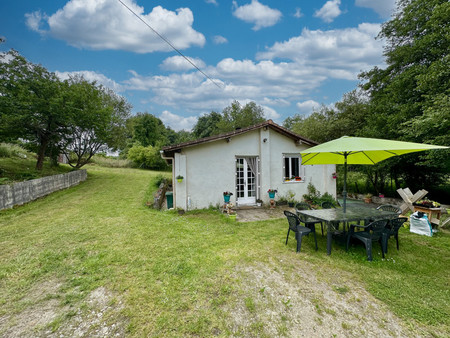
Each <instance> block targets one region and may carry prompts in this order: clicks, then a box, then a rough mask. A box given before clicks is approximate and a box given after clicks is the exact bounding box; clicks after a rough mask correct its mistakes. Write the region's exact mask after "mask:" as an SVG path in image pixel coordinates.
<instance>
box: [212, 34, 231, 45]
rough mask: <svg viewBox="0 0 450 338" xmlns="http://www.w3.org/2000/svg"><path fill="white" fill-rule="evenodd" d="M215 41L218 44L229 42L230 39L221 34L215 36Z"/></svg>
mask: <svg viewBox="0 0 450 338" xmlns="http://www.w3.org/2000/svg"><path fill="white" fill-rule="evenodd" d="M213 41H214V43H215V44H216V45H222V44H224V43H228V40H227V39H226V38H224V37H223V36H221V35H216V36H214V38H213Z"/></svg>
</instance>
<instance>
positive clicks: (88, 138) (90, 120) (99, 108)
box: [59, 77, 131, 168]
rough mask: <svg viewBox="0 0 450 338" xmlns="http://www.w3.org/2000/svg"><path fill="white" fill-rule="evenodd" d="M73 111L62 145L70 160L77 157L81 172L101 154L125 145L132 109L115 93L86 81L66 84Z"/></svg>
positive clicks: (74, 165) (77, 78)
mask: <svg viewBox="0 0 450 338" xmlns="http://www.w3.org/2000/svg"><path fill="white" fill-rule="evenodd" d="M66 83H67V85H68V92H69V95H70V105H71V109H72V115H71V118H72V120H71V123H70V126H69V127H68V132H67V133H65V134H64V135H63V136H62V141H61V142H60V143H59V146H60V148H61V151H62V152H63V153H65V154H66V155H67V156H68V157H69V155H70V154H72V155H75V158H76V161H75V163H74V164H72V162H70V163H69V164H70V165H71V166H73V167H75V168H81V167H82V166H83V165H85V164H86V163H88V162H89V160H90V159H91V158H92V156H94V155H95V154H96V153H98V152H99V151H106V150H107V149H108V148H110V149H112V150H117V149H118V148H119V147H121V146H123V145H124V143H125V131H126V129H125V123H126V119H127V118H128V116H129V114H130V109H131V106H130V105H129V104H128V103H127V102H126V100H125V99H124V98H122V97H120V96H118V95H116V94H115V93H114V92H113V91H112V90H110V89H107V88H105V87H103V86H98V85H97V84H96V83H95V82H88V81H86V80H84V79H83V78H82V77H73V78H71V79H69V80H67V81H66Z"/></svg>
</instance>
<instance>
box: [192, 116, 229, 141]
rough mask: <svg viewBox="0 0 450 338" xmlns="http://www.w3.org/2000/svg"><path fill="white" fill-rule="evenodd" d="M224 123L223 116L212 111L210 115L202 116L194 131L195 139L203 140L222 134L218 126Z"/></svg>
mask: <svg viewBox="0 0 450 338" xmlns="http://www.w3.org/2000/svg"><path fill="white" fill-rule="evenodd" d="M221 121H222V115H220V114H219V113H216V112H215V111H212V112H211V113H210V114H205V115H203V116H200V117H199V118H198V120H197V123H196V124H195V126H194V128H193V129H192V134H193V135H194V136H195V138H203V137H208V136H212V135H217V134H219V133H220V131H219V129H218V127H217V125H218V124H219V122H221Z"/></svg>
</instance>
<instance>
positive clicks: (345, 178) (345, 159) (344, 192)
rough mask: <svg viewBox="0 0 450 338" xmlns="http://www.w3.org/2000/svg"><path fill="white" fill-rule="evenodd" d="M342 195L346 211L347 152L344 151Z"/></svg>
mask: <svg viewBox="0 0 450 338" xmlns="http://www.w3.org/2000/svg"><path fill="white" fill-rule="evenodd" d="M342 196H343V197H344V213H345V212H346V211H347V153H344V190H343V191H342Z"/></svg>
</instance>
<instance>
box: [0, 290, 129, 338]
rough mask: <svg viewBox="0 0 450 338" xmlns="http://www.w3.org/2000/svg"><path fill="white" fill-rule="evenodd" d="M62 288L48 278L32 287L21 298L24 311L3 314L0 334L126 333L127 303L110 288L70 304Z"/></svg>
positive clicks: (27, 335)
mask: <svg viewBox="0 0 450 338" xmlns="http://www.w3.org/2000/svg"><path fill="white" fill-rule="evenodd" d="M61 287H62V283H60V282H58V281H45V282H41V283H39V284H37V285H35V286H34V287H33V288H32V289H30V291H29V292H28V294H27V295H26V296H25V297H24V298H23V299H22V300H21V301H20V302H21V303H23V307H24V310H22V311H19V312H17V313H13V314H8V315H5V316H2V317H0V336H3V337H87V336H89V337H107V336H108V337H110V336H124V333H125V327H126V320H125V318H123V317H122V316H121V315H120V311H121V310H122V308H123V306H122V303H121V302H120V301H119V300H117V299H116V298H115V297H114V295H113V294H112V293H111V292H110V291H108V290H107V289H106V288H104V287H99V288H97V289H95V290H93V291H92V292H90V293H89V294H88V295H87V297H85V299H84V300H82V301H79V302H77V303H76V304H73V305H72V306H69V305H64V303H65V302H64V300H63V298H64V293H63V291H62V290H61Z"/></svg>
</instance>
